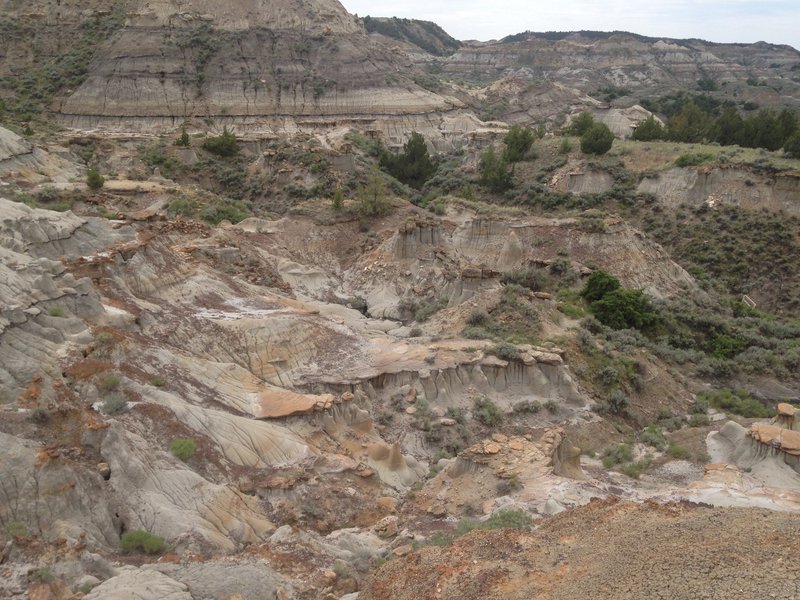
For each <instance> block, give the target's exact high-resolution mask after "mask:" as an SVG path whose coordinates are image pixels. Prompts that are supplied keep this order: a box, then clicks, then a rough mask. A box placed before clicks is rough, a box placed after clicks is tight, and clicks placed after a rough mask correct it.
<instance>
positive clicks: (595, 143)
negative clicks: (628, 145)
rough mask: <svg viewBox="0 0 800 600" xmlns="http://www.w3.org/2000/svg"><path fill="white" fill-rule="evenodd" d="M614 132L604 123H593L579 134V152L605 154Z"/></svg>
mask: <svg viewBox="0 0 800 600" xmlns="http://www.w3.org/2000/svg"><path fill="white" fill-rule="evenodd" d="M613 143H614V134H613V133H612V132H611V130H610V129H609V128H608V126H607V125H605V124H604V123H595V124H594V125H592V126H591V127H590V128H589V129H587V130H586V131H585V132H584V134H583V135H582V136H581V152H583V153H584V154H605V153H606V152H608V151H609V150H611V146H612V145H613Z"/></svg>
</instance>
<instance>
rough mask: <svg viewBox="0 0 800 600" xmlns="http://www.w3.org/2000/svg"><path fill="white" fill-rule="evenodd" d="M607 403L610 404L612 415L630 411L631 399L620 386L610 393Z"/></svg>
mask: <svg viewBox="0 0 800 600" xmlns="http://www.w3.org/2000/svg"><path fill="white" fill-rule="evenodd" d="M606 403H607V405H608V412H610V413H611V414H612V415H620V416H625V415H626V414H627V413H628V406H629V405H630V400H629V399H628V396H627V395H626V394H625V392H623V391H622V390H621V389H619V388H615V389H613V390H611V392H610V393H609V394H608V398H606Z"/></svg>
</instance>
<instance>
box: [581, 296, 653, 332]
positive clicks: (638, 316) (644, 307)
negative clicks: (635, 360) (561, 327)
mask: <svg viewBox="0 0 800 600" xmlns="http://www.w3.org/2000/svg"><path fill="white" fill-rule="evenodd" d="M591 308H592V312H593V313H594V316H595V317H596V318H597V319H598V320H599V321H600V322H601V323H602V324H603V325H606V326H608V327H611V328H613V329H640V330H644V329H647V328H649V327H651V326H653V325H655V324H656V322H657V320H658V319H657V314H656V312H655V311H654V309H653V307H652V305H651V304H650V300H649V299H648V298H647V296H645V294H644V292H643V291H642V290H631V289H625V288H620V289H617V290H613V291H611V292H608V293H606V294H605V295H604V296H603V297H602V298H601V299H600V300H597V301H595V302H592V304H591Z"/></svg>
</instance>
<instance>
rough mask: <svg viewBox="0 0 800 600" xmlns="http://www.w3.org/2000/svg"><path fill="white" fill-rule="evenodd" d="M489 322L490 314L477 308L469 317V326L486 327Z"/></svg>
mask: <svg viewBox="0 0 800 600" xmlns="http://www.w3.org/2000/svg"><path fill="white" fill-rule="evenodd" d="M488 321H489V313H487V312H486V311H485V310H483V309H482V308H475V309H473V310H472V312H470V313H469V316H468V317H467V325H472V326H474V327H477V326H480V325H485V324H486V323H487V322H488Z"/></svg>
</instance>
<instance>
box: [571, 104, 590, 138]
mask: <svg viewBox="0 0 800 600" xmlns="http://www.w3.org/2000/svg"><path fill="white" fill-rule="evenodd" d="M592 125H594V117H593V116H592V113H590V112H589V111H588V110H585V111H583V112H582V113H581V114H579V115H578V116H577V117H575V118H574V119H573V120H572V123H570V124H569V127H567V128H566V130H565V132H566V133H570V134H572V135H577V136H581V135H583V134H584V133H586V132H587V131H588V130H589V128H590V127H591V126H592Z"/></svg>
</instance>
